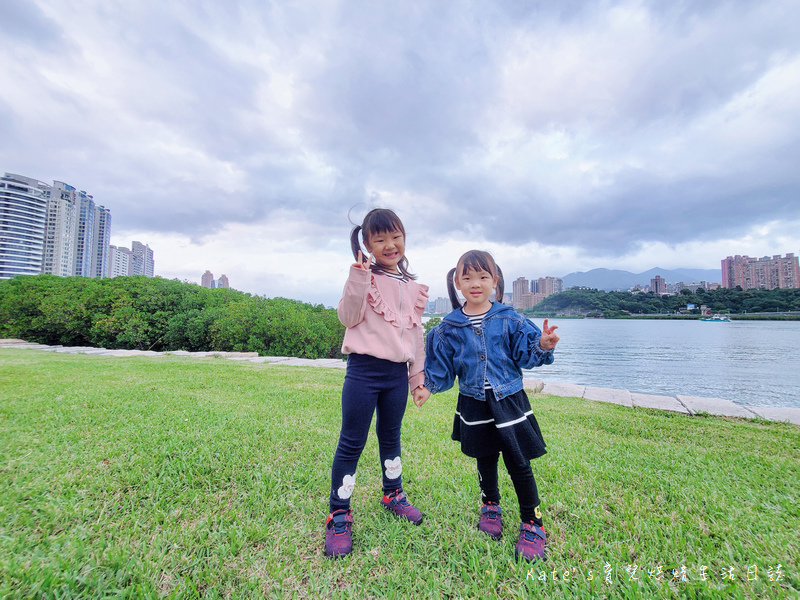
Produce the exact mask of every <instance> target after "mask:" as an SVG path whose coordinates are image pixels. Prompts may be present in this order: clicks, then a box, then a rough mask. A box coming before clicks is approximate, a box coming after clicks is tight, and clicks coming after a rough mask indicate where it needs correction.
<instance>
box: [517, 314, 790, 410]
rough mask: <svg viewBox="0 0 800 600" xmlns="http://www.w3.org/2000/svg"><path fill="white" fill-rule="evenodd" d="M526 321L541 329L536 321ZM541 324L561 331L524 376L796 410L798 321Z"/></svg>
mask: <svg viewBox="0 0 800 600" xmlns="http://www.w3.org/2000/svg"><path fill="white" fill-rule="evenodd" d="M533 321H534V323H536V324H537V325H538V326H539V327H541V326H542V322H543V320H542V319H534V320H533ZM549 323H550V325H558V334H559V335H560V336H561V341H559V343H558V347H557V348H556V354H555V362H553V364H552V365H548V366H544V367H537V368H536V369H532V370H530V371H526V373H525V375H526V377H527V378H534V379H541V380H543V381H545V382H548V381H552V382H562V383H576V384H580V385H587V386H594V387H605V388H615V389H626V390H630V391H631V392H641V393H645V394H657V395H665V396H674V395H676V394H684V395H689V396H703V397H708V398H725V399H727V400H731V401H732V402H735V403H737V404H742V405H750V406H759V405H761V406H794V407H800V321H731V322H730V323H718V322H703V321H668V320H663V321H659V320H644V319H643V320H638V319H636V320H634V319H550V321H549Z"/></svg>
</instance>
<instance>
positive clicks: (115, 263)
mask: <svg viewBox="0 0 800 600" xmlns="http://www.w3.org/2000/svg"><path fill="white" fill-rule="evenodd" d="M132 271H133V252H131V251H130V250H128V249H127V248H117V247H116V246H113V245H109V247H108V271H107V273H108V275H107V277H127V276H128V275H131V274H132Z"/></svg>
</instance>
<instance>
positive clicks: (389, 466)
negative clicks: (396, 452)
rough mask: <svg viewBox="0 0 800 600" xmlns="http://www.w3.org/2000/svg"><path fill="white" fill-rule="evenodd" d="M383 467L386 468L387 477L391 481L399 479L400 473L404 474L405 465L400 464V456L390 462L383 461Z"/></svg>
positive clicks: (387, 460)
mask: <svg viewBox="0 0 800 600" xmlns="http://www.w3.org/2000/svg"><path fill="white" fill-rule="evenodd" d="M383 466H384V467H386V477H388V478H389V479H397V478H398V477H400V473H402V472H403V465H401V464H400V457H399V456H398V457H396V458H395V459H394V460H389V459H388V458H387V459H386V460H385V461H383Z"/></svg>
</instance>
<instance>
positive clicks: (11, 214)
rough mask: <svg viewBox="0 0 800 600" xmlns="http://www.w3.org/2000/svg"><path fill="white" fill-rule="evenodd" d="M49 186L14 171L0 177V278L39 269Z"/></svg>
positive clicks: (38, 271) (42, 250)
mask: <svg viewBox="0 0 800 600" xmlns="http://www.w3.org/2000/svg"><path fill="white" fill-rule="evenodd" d="M48 187H49V186H48V185H47V184H46V183H42V182H41V181H37V180H36V179H31V178H30V177H23V176H22V175H14V174H13V173H6V174H5V175H3V177H2V178H0V278H2V279H8V278H11V277H14V276H15V275H37V274H39V273H41V272H42V257H43V255H44V238H45V228H46V224H47V188H48Z"/></svg>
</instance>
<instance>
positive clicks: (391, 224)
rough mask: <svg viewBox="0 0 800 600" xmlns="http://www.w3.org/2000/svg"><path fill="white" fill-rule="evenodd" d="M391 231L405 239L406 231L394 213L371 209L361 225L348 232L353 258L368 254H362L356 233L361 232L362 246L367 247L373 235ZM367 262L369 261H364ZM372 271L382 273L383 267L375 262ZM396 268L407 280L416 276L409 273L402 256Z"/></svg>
mask: <svg viewBox="0 0 800 600" xmlns="http://www.w3.org/2000/svg"><path fill="white" fill-rule="evenodd" d="M393 231H399V232H400V233H402V234H403V238H405V237H406V229H405V227H403V222H402V221H401V220H400V217H398V216H397V215H396V214H394V211H392V210H389V209H388V208H373V209H372V210H371V211H369V212H368V213H367V216H366V217H364V221H363V222H362V223H361V225H356V226H355V227H353V231H352V232H350V247H351V249H352V250H353V258H355V259H356V260H358V252H359V250H360V251H361V253H362V255H363V256H364V257H366V256H368V254H369V253H368V252H364V251H363V250H362V249H361V244H360V243H359V240H358V233H359V232H361V237H362V239H363V241H364V245H365V246H366V245H368V244H367V242H368V241H369V238H370V237H371V236H373V235H378V234H381V233H392V232H393ZM364 260H365V261H366V260H369V259H366V258H365V259H364ZM371 268H372V270H373V271H384V270H385V269H384V267H383V266H382V265H380V264H378V262H377V261H376V262H375V263H373V265H372V267H371ZM397 268H398V269H399V271H400V272H401V273H402V274H403V275H404V276H406V277H408V278H409V279H416V278H417V276H416V275H414V274H413V273H411V271H409V270H408V259H407V258H406V257H405V255H404V256H403V258H401V259H400V262H399V263H397Z"/></svg>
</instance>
